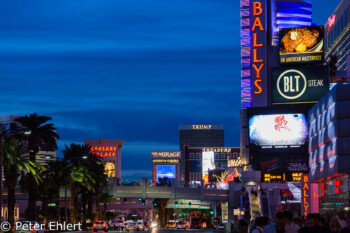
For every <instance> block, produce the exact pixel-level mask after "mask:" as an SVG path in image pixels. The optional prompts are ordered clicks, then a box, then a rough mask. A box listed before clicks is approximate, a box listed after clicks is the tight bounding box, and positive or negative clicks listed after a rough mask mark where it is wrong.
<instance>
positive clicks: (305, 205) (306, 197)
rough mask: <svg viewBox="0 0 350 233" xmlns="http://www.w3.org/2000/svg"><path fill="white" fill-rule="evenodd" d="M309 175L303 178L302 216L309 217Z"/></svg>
mask: <svg viewBox="0 0 350 233" xmlns="http://www.w3.org/2000/svg"><path fill="white" fill-rule="evenodd" d="M310 187H311V186H310V182H309V175H302V176H301V216H305V217H306V216H307V215H308V214H309V213H310V210H311V190H310Z"/></svg>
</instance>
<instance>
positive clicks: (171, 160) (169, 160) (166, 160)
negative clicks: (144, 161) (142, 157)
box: [152, 159, 180, 163]
mask: <svg viewBox="0 0 350 233" xmlns="http://www.w3.org/2000/svg"><path fill="white" fill-rule="evenodd" d="M152 162H153V163H179V162H180V160H179V159H153V160H152Z"/></svg>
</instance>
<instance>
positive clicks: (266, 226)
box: [232, 211, 350, 233]
mask: <svg viewBox="0 0 350 233" xmlns="http://www.w3.org/2000/svg"><path fill="white" fill-rule="evenodd" d="M232 233H350V216H348V217H347V218H346V219H345V218H344V216H343V215H338V216H335V217H332V218H329V219H327V220H326V219H325V218H323V217H322V216H321V215H320V214H308V215H307V217H306V218H304V219H299V218H293V215H292V213H291V212H289V211H283V212H278V213H277V214H276V216H275V219H274V221H272V220H270V219H269V218H268V217H265V216H263V217H257V218H256V219H255V221H252V222H251V223H250V224H249V223H248V221H246V220H245V219H241V220H239V221H238V222H237V223H236V224H235V227H234V229H233V231H232Z"/></svg>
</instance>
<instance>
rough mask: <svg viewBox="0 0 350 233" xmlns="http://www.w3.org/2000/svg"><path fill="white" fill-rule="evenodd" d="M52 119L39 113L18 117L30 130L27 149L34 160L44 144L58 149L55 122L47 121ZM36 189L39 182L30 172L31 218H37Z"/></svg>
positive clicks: (29, 206) (24, 126) (20, 122)
mask: <svg viewBox="0 0 350 233" xmlns="http://www.w3.org/2000/svg"><path fill="white" fill-rule="evenodd" d="M50 120H52V118H51V117H48V116H39V115H38V114H37V113H34V114H30V115H29V116H23V117H20V118H17V119H16V122H18V123H19V124H20V126H21V127H22V129H23V130H24V131H27V132H30V134H29V135H28V137H27V138H26V141H27V150H28V152H29V159H30V160H31V161H32V162H34V161H35V155H36V154H37V153H38V152H39V150H40V148H41V147H42V146H44V145H45V146H47V147H49V148H50V149H52V150H57V143H56V140H57V139H58V138H59V136H58V134H57V133H56V128H55V127H54V125H53V123H47V122H48V121H50ZM36 189H37V184H36V182H35V178H34V176H33V175H31V174H29V200H28V210H29V219H30V220H36V218H37V216H36V200H37V198H36Z"/></svg>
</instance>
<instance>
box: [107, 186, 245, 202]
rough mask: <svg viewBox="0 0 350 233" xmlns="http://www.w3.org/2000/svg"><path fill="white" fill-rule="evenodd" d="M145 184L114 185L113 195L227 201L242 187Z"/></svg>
mask: <svg viewBox="0 0 350 233" xmlns="http://www.w3.org/2000/svg"><path fill="white" fill-rule="evenodd" d="M174 186H175V185H174ZM174 186H172V187H159V186H156V187H155V186H147V185H146V183H145V182H142V184H141V186H114V187H113V191H112V193H113V195H114V197H116V198H142V199H147V198H149V199H155V198H161V199H187V200H203V201H226V202H227V201H229V199H230V198H229V197H230V190H231V192H232V193H231V198H233V197H234V192H235V191H236V192H237V191H239V190H241V189H242V185H241V184H231V187H230V190H221V189H205V188H182V187H174Z"/></svg>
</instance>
